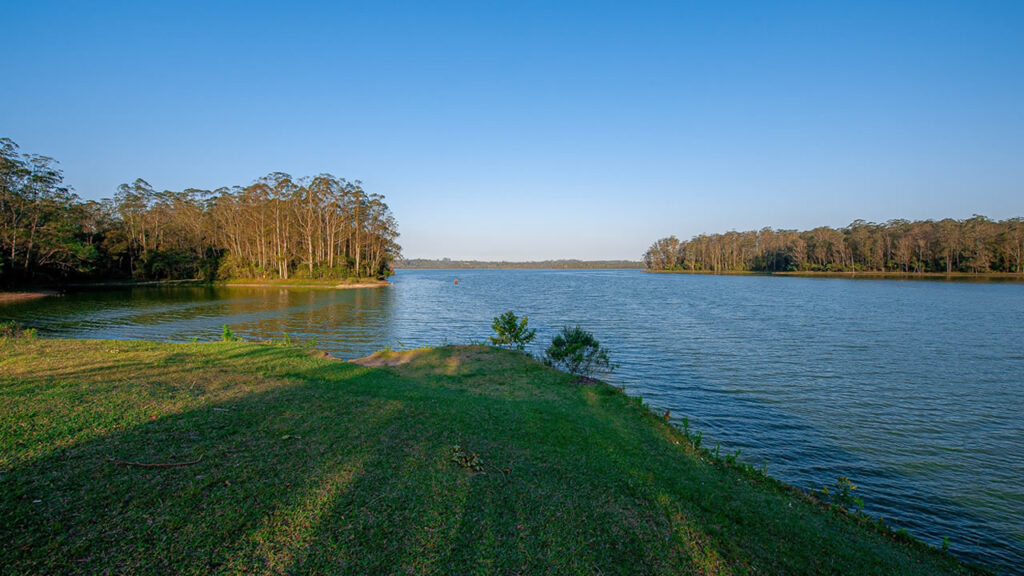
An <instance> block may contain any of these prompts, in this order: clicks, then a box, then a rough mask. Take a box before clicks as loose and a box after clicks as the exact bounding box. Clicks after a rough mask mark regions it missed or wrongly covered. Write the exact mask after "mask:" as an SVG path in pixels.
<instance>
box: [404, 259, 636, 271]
mask: <svg viewBox="0 0 1024 576" xmlns="http://www.w3.org/2000/svg"><path fill="white" fill-rule="evenodd" d="M643 267H644V264H643V262H635V261H631V260H541V261H536V262H505V261H501V262H484V261H480V260H451V259H449V258H442V259H441V260H429V259H425V258H410V259H408V260H399V261H398V262H396V263H395V268H405V269H421V270H425V269H438V268H441V269H446V268H450V269H465V270H471V269H478V270H479V269H554V270H609V269H620V268H643Z"/></svg>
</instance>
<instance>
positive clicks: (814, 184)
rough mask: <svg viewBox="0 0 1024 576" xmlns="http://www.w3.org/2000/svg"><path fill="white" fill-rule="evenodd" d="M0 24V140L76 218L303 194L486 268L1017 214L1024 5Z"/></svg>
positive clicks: (543, 6)
mask: <svg viewBox="0 0 1024 576" xmlns="http://www.w3.org/2000/svg"><path fill="white" fill-rule="evenodd" d="M0 4H2V6H0V7H2V8H3V10H2V13H3V15H4V17H3V19H4V22H3V23H2V24H0V27H2V34H0V49H2V51H3V52H2V53H3V54H4V64H3V69H4V75H3V81H2V82H0V136H7V137H10V138H12V139H13V140H14V141H15V142H17V143H18V144H19V145H20V146H21V148H22V150H23V151H26V152H34V153H40V154H46V155H49V156H52V157H55V158H56V159H58V160H59V161H60V162H61V166H62V167H63V169H64V172H65V180H66V182H67V183H68V184H70V185H72V186H73V187H74V189H75V191H76V192H77V193H78V194H79V195H80V196H82V197H83V198H101V197H107V196H111V195H112V194H113V193H114V191H115V189H116V187H117V185H118V184H120V183H122V182H129V181H132V180H134V179H135V178H139V177H141V178H145V179H146V180H148V181H149V182H150V183H151V184H152V185H153V186H154V187H155V188H158V189H171V190H180V189H183V188H187V187H196V188H216V187H219V186H224V185H237V184H248V183H249V182H251V181H252V180H254V179H256V178H258V177H259V176H262V175H264V174H266V173H268V172H271V171H285V172H289V173H291V174H293V175H297V176H298V175H313V174H316V173H320V172H329V173H332V174H335V175H336V176H339V177H344V178H348V179H350V180H353V179H359V180H362V181H363V183H364V186H365V187H366V189H367V190H369V191H371V192H376V193H380V194H383V195H385V196H386V198H387V201H388V203H389V205H390V206H391V208H392V211H393V212H394V213H395V216H396V218H397V219H398V222H399V229H400V232H401V233H402V237H401V239H400V242H401V243H402V245H403V247H404V253H405V255H406V256H408V257H434V258H441V257H451V258H475V259H512V260H527V259H545V258H583V259H612V258H627V259H638V258H639V257H640V255H641V254H642V253H643V251H644V250H646V248H647V247H648V246H649V245H650V244H651V243H652V242H653V241H654V240H656V239H657V238H659V237H662V236H667V235H669V234H675V235H677V236H679V237H681V238H689V237H690V236H692V235H694V234H699V233H703V232H724V231H726V230H730V229H736V230H747V229H753V228H761V227H764V226H772V227H776V228H801V229H802V228H811V227H815V226H818V225H829V226H843V225H846V224H848V223H849V222H851V221H852V220H854V219H858V218H861V219H865V220H872V221H885V220H889V219H892V218H908V219H925V218H943V217H954V218H966V217H970V216H971V215H972V214H975V213H977V214H984V215H987V216H989V217H991V218H995V219H1003V218H1008V217H1015V216H1024V33H1021V30H1024V2H1019V1H1013V2H988V1H978V0H976V1H970V2H942V1H930V2H920V3H916V2H877V3H876V2H843V3H833V2H799V3H797V2H793V3H784V2H772V3H756V2H714V3H712V2H708V3H695V2H682V1H679V2H664V3H645V2H615V3H613V2H599V1H586V2H508V3H496V2H487V1H483V0H477V1H475V2H465V3H447V2H419V3H413V2H409V3H405V2H383V1H375V2H323V3H315V2H301V1H293V2H288V3H271V2H267V3H261V2H252V1H247V2H220V3H214V2H195V3H186V2H173V3H158V2H134V1H133V2H100V1H97V2H44V1H33V2H21V1H15V0H0Z"/></svg>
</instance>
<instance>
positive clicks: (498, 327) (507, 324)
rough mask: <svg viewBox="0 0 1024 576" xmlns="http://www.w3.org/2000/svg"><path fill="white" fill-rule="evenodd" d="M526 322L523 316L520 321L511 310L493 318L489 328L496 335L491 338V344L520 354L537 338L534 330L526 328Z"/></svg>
mask: <svg viewBox="0 0 1024 576" xmlns="http://www.w3.org/2000/svg"><path fill="white" fill-rule="evenodd" d="M527 321H528V317H527V316H523V318H522V320H520V319H519V318H516V315H515V314H514V313H513V312H512V311H511V310H509V311H508V312H505V313H504V314H502V315H501V316H495V317H494V322H493V323H492V324H491V328H492V329H494V333H495V334H496V335H495V336H491V344H493V345H495V346H507V347H509V348H515V349H516V350H519V351H520V352H522V351H523V350H524V349H526V345H527V344H529V343H530V342H533V339H534V338H535V337H536V336H537V331H536V330H530V329H528V328H527V326H526V323H527Z"/></svg>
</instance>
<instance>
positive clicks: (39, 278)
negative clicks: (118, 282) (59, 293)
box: [0, 138, 400, 286]
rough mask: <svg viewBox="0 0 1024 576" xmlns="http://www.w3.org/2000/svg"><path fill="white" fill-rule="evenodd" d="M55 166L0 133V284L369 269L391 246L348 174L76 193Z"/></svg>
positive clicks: (336, 274) (384, 209)
mask: <svg viewBox="0 0 1024 576" xmlns="http://www.w3.org/2000/svg"><path fill="white" fill-rule="evenodd" d="M55 164H56V163H55V161H54V160H53V159H51V158H47V157H45V156H38V155H34V154H20V153H19V152H18V147H17V145H16V144H15V143H14V142H12V141H11V140H9V139H6V138H3V139H0V285H7V286H11V285H16V284H26V283H33V284H40V283H61V282H68V281H88V280H108V279H136V280H154V279H183V278H202V279H207V280H213V279H226V278H254V279H255V278H261V279H271V278H331V279H333V278H345V277H351V276H359V277H374V276H385V275H387V274H389V273H390V270H391V263H392V262H393V261H394V260H395V259H396V258H397V257H398V255H399V251H400V247H399V245H398V244H397V243H396V242H395V239H396V238H397V237H398V232H397V225H396V223H395V219H394V217H393V216H392V214H391V211H390V210H389V209H388V206H387V204H385V203H384V199H383V197H382V196H380V195H377V194H368V193H366V192H365V191H364V190H363V188H362V186H361V184H360V182H358V181H355V182H347V181H346V180H344V179H339V178H335V177H334V176H331V175H328V174H321V175H319V176H315V177H312V178H298V179H296V178H292V177H291V176H289V175H288V174H284V173H281V172H274V173H271V174H269V175H267V176H264V177H263V178H260V179H259V180H257V181H255V182H253V183H252V184H250V185H248V186H235V187H230V188H220V189H218V190H213V191H208V190H197V189H186V190H183V191H177V192H176V191H170V190H166V191H162V192H158V191H156V190H154V189H153V188H152V187H151V186H150V185H149V184H148V183H147V182H146V181H145V180H142V179H139V180H136V181H135V182H133V183H131V184H122V185H121V186H120V187H119V188H118V190H117V192H116V194H115V195H114V197H113V198H112V199H104V200H101V201H99V202H95V201H86V202H83V201H81V200H80V199H79V198H78V197H77V196H76V195H75V194H73V193H72V192H71V191H70V189H69V188H68V187H66V186H64V185H63V174H62V173H61V171H60V170H58V169H57V168H56V167H55Z"/></svg>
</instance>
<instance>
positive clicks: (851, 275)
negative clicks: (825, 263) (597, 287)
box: [643, 270, 1024, 282]
mask: <svg viewBox="0 0 1024 576" xmlns="http://www.w3.org/2000/svg"><path fill="white" fill-rule="evenodd" d="M643 272H644V273H646V274H693V275H700V276H779V277H789V278H847V279H866V280H867V279H870V280H1003V281H1011V282H1024V275H1021V274H1017V273H1013V272H984V273H979V274H974V273H971V272H951V273H949V274H947V273H945V272H879V271H871V272H821V271H813V270H807V271H796V272H760V271H751V270H729V271H721V272H712V271H710V270H643Z"/></svg>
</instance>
